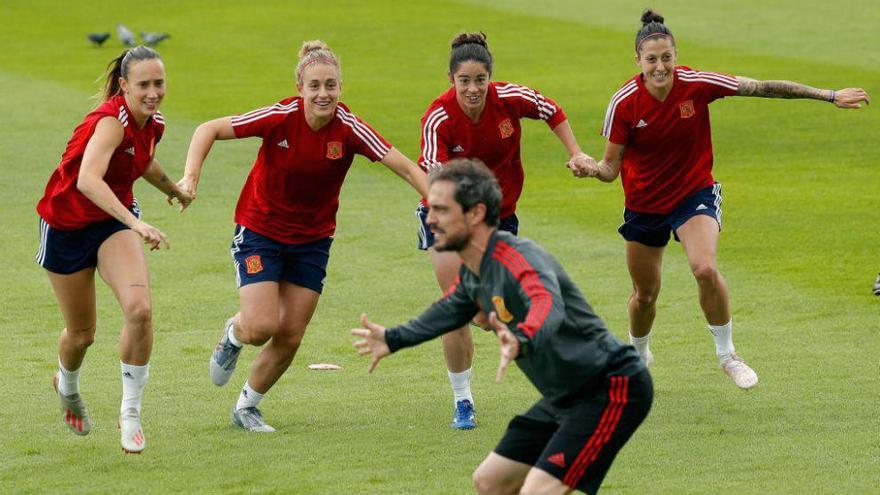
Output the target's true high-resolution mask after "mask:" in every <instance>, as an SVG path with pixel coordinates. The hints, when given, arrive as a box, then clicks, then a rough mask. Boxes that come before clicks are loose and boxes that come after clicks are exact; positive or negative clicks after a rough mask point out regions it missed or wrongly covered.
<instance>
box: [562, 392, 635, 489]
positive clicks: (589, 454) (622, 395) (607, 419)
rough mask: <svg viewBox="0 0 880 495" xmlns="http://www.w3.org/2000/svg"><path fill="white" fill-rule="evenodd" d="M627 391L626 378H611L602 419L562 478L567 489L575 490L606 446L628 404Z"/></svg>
mask: <svg viewBox="0 0 880 495" xmlns="http://www.w3.org/2000/svg"><path fill="white" fill-rule="evenodd" d="M628 389H629V377H628V376H612V377H611V386H610V388H609V390H608V405H606V406H605V410H604V411H602V417H601V419H599V426H597V427H596V431H594V432H593V434H592V435H591V436H590V439H589V440H587V444H586V445H585V446H584V448H583V450H581V452H580V454H578V456H577V458H575V460H574V462H573V463H572V464H571V467H569V468H568V472H567V473H565V476H563V477H562V482H563V483H565V484H566V485H568V486H569V487H571V488H577V485H578V483H580V481H581V478H583V476H584V473H585V472H586V470H587V468H588V467H590V464H592V463H593V461H595V460H596V457H597V456H598V455H599V452H601V451H602V448H603V447H605V445H607V444H608V441H609V440H610V439H611V435H612V434H613V433H614V430H615V429H617V425H618V424H619V423H620V416H621V415H622V413H623V408H624V407H626V404H627V402H628V400H627V393H628Z"/></svg>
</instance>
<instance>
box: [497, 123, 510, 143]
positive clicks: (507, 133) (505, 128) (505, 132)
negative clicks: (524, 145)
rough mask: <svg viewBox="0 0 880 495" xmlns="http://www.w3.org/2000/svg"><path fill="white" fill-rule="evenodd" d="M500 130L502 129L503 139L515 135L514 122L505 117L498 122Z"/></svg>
mask: <svg viewBox="0 0 880 495" xmlns="http://www.w3.org/2000/svg"><path fill="white" fill-rule="evenodd" d="M498 130H499V131H501V139H507V138H509V137H510V136H512V135H513V124H511V123H510V119H504V120H502V121H501V123H500V124H498Z"/></svg>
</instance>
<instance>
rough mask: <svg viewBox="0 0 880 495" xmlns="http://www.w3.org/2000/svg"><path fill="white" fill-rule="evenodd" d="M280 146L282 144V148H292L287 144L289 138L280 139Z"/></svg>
mask: <svg viewBox="0 0 880 495" xmlns="http://www.w3.org/2000/svg"><path fill="white" fill-rule="evenodd" d="M278 146H280V147H282V148H287V149H290V146H288V145H287V140H286V139H282V140H281V141H278Z"/></svg>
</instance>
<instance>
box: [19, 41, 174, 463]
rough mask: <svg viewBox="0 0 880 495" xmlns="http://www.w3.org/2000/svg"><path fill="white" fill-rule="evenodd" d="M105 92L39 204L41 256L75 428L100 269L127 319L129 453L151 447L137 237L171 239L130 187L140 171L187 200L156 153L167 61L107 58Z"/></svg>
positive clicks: (143, 268)
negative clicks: (145, 419) (59, 318)
mask: <svg viewBox="0 0 880 495" xmlns="http://www.w3.org/2000/svg"><path fill="white" fill-rule="evenodd" d="M102 93H103V103H101V105H99V106H98V107H97V108H96V109H94V110H93V111H92V112H91V113H89V114H88V115H86V117H85V118H84V119H83V121H82V123H81V124H80V125H79V126H77V128H76V129H75V130H74V131H73V137H72V138H70V141H69V142H68V143H67V149H66V150H65V151H64V154H63V155H62V157H61V164H60V165H59V166H58V168H57V169H56V170H55V172H54V173H53V174H52V177H51V178H50V179H49V183H48V184H47V185H46V192H45V194H44V195H43V198H42V199H40V202H39V203H38V204H37V212H38V213H39V215H40V249H39V251H38V253H37V263H39V264H40V266H42V267H43V268H45V269H46V272H47V273H48V275H49V281H50V282H51V283H52V288H53V290H54V291H55V297H56V298H57V299H58V304H59V306H60V307H61V314H62V315H63V317H64V323H65V328H64V330H62V331H61V337H60V338H59V339H58V368H59V371H58V372H57V373H56V374H55V376H54V377H53V385H54V387H55V390H56V391H57V393H58V397H59V398H60V399H61V419H62V420H63V421H64V422H65V423H66V424H67V427H68V429H70V431H71V432H73V433H75V434H77V435H87V434H88V433H89V431H90V430H91V420H90V418H89V414H88V412H87V410H86V406H85V403H84V402H83V399H82V396H81V395H80V389H79V375H80V370H81V369H82V363H83V360H84V358H85V355H86V350H87V349H88V347H89V346H90V345H92V342H94V340H95V326H96V322H97V310H96V308H95V269H96V268H97V270H98V272H100V274H101V278H103V279H104V281H105V282H106V283H107V285H109V286H110V288H111V289H112V290H113V293H114V294H115V295H116V299H117V301H119V305H120V307H121V308H122V313H123V316H124V318H125V323H124V324H123V326H122V334H121V336H120V338H119V355H120V356H119V357H120V361H121V364H120V366H121V378H122V405H121V407H120V417H119V426H120V431H121V444H122V449H123V450H124V451H126V452H129V453H140V452H141V451H143V450H144V447H146V439H145V437H144V432H143V428H142V426H141V395H142V393H143V389H144V386H145V385H146V383H147V378H148V377H149V374H150V372H149V370H150V364H149V361H150V353H151V351H152V347H153V322H152V303H151V301H150V281H149V275H148V273H147V261H146V258H145V256H144V252H143V248H142V247H141V242H142V241H143V242H144V243H146V244H147V245H149V246H150V249H151V250H155V249H159V247H160V246H161V245H164V246H166V247H168V240H167V238H166V237H165V234H163V233H162V232H161V231H160V230H159V229H157V228H155V227H153V226H152V225H150V224H148V223H146V222H144V221H143V220H141V219H140V216H141V211H140V209H139V208H138V204H137V200H135V198H134V193H133V192H132V184H133V183H134V181H135V180H137V178H138V177H141V176H143V177H144V178H145V179H146V180H147V182H149V183H150V184H152V185H153V186H155V187H156V188H157V189H159V190H160V191H162V192H163V193H165V194H166V195H167V196H168V203H169V204H171V201H172V199H176V200H177V201H178V202H179V203H180V207H181V211H182V210H183V209H184V208H186V206H187V205H189V203H190V201H191V197H190V195H189V194H188V193H186V192H184V191H182V190H180V189H179V188H178V187H177V185H176V184H175V183H174V182H172V181H171V180H169V179H168V176H166V175H165V172H163V171H162V167H160V166H159V162H157V161H156V158H155V153H156V145H157V144H158V143H159V141H160V140H161V139H162V135H163V133H164V132H165V120H164V119H163V117H162V114H161V113H160V112H159V106H160V105H161V103H162V100H163V99H164V97H165V68H164V66H163V65H162V59H161V58H160V57H159V54H158V53H156V52H155V51H154V50H153V49H151V48H147V47H145V46H138V47H136V48H132V49H129V50H126V51H124V52H123V53H122V55H120V56H119V57H117V58H116V59H114V60H113V61H112V62H110V65H109V66H108V70H107V75H106V82H105V83H104V88H103V90H102Z"/></svg>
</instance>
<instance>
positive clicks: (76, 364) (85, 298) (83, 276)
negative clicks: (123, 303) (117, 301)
mask: <svg viewBox="0 0 880 495" xmlns="http://www.w3.org/2000/svg"><path fill="white" fill-rule="evenodd" d="M46 273H48V275H49V282H51V284H52V289H53V290H54V291H55V297H56V298H57V299H58V306H59V307H60V308H61V315H62V316H63V317H64V324H65V328H64V329H63V330H61V335H60V336H59V337H58V358H59V359H60V360H61V365H62V366H64V368H65V369H67V370H70V371H75V370H78V369H79V368H80V367H81V366H82V362H83V359H84V358H85V355H86V350H87V349H88V348H89V346H90V345H92V342H94V341H95V323H96V321H97V311H96V309H95V269H94V268H86V269H84V270H80V271H78V272H76V273H71V274H69V275H59V274H57V273H52V272H46Z"/></svg>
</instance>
